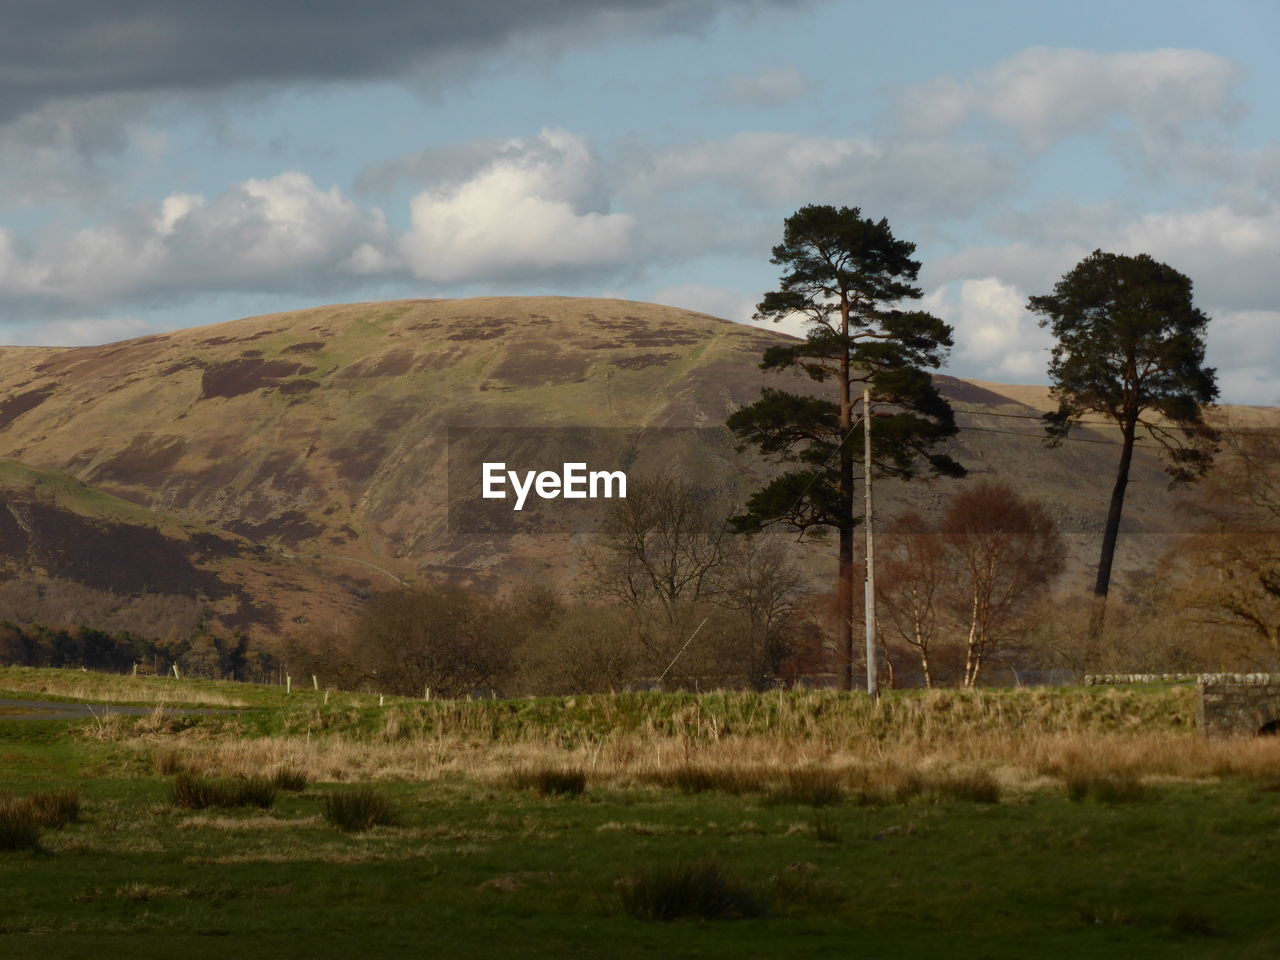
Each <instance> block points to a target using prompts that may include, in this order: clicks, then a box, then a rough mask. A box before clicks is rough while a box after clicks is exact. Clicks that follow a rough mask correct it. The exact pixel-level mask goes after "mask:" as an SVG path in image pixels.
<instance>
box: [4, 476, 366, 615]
mask: <svg viewBox="0 0 1280 960" xmlns="http://www.w3.org/2000/svg"><path fill="white" fill-rule="evenodd" d="M0 503H2V504H3V506H2V507H0V570H2V571H3V572H4V574H5V575H6V578H5V582H4V585H3V588H0V604H3V606H4V607H5V609H6V610H9V609H13V610H14V611H15V613H14V616H15V618H16V619H33V620H39V621H42V622H45V623H48V624H50V625H55V626H74V625H76V624H75V622H73V621H77V620H85V619H86V618H87V617H90V616H92V619H94V620H95V621H96V622H95V623H94V624H93V625H95V626H99V627H103V628H111V629H118V630H133V631H134V632H142V629H141V628H140V627H139V625H138V624H139V623H141V622H148V623H155V622H165V623H171V622H173V621H174V620H175V618H176V620H177V621H180V622H182V623H183V624H184V625H186V627H187V628H188V629H190V628H191V627H193V626H195V625H198V624H199V623H200V622H203V621H207V622H209V623H211V624H212V625H214V626H216V627H219V628H221V629H222V630H223V631H225V632H228V633H230V632H236V631H243V632H246V633H249V634H258V635H273V634H275V633H278V632H279V631H280V630H281V628H282V627H283V626H284V625H285V624H286V623H295V624H298V623H310V622H315V623H318V624H320V625H322V626H328V625H330V624H332V622H333V621H335V620H337V621H339V622H341V621H344V620H345V619H346V618H347V617H348V616H349V615H350V613H351V612H352V610H354V609H355V608H356V606H358V602H359V600H358V596H357V593H358V591H359V590H360V589H361V587H363V586H364V585H363V584H361V583H359V582H356V581H353V582H352V583H351V584H350V585H349V586H350V587H351V588H352V589H335V584H334V583H333V582H332V580H331V579H330V578H328V577H324V576H322V575H320V574H319V573H318V572H317V571H315V570H314V569H311V568H310V567H309V566H308V565H306V564H299V563H292V562H289V561H288V560H285V559H282V558H280V557H279V556H276V555H274V554H272V553H270V552H269V551H266V550H264V549H263V548H262V547H261V546H259V545H257V544H254V543H252V542H251V541H248V540H246V539H244V538H243V537H237V536H234V535H232V534H229V533H226V532H225V531H220V530H217V529H214V528H211V527H205V526H200V525H197V524H192V523H187V522H184V521H182V520H180V519H178V518H176V517H172V516H168V515H165V514H161V513H157V512H155V511H151V510H147V509H146V508H144V507H139V506H137V505H135V504H132V503H129V502H127V501H124V500H120V499H118V498H116V497H112V496H110V495H109V494H105V493H103V492H102V491H100V490H97V489H95V488H93V487H90V486H86V485H85V484H82V483H80V482H79V481H77V480H75V479H74V478H72V477H69V476H67V475H66V474H63V473H58V472H56V471H50V470H36V469H33V468H31V467H28V466H25V465H23V464H20V463H18V462H16V461H13V460H0ZM179 601H181V602H179ZM19 608H21V609H19ZM76 609H83V610H85V611H86V613H85V614H83V615H82V616H78V615H77V614H76V612H75V611H76ZM89 611H91V614H90V612H89ZM140 618H141V619H140ZM162 632H163V631H162Z"/></svg>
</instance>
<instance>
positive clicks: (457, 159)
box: [0, 0, 1280, 403]
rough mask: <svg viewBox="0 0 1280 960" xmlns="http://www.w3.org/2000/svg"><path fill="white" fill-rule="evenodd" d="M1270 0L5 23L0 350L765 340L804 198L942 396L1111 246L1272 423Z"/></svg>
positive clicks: (1275, 262)
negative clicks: (499, 312) (340, 323)
mask: <svg viewBox="0 0 1280 960" xmlns="http://www.w3.org/2000/svg"><path fill="white" fill-rule="evenodd" d="M1278 38H1280V5H1277V4H1275V3H1274V2H1273V0H1234V2H1233V0H1218V2H1214V3H1209V2H1178V0H1124V2H1118V0H1106V2H1094V0H1075V2H1073V3H1070V4H1027V3H1022V2H1017V0H978V2H971V3H964V4H960V3H953V2H901V0H899V2H879V0H866V2H858V0H827V2H822V0H539V2H532V0H473V2H471V3H469V4H456V3H444V2H436V0H366V2H365V3H362V4H354V3H343V2H341V0H308V2H305V3H304V2H301V0H297V2H286V0H277V2H272V3H262V2H261V0H253V2H249V0H184V2H182V3H174V2H172V0H132V2H128V3H124V2H118V0H3V3H0V342H7V343H50V344H79V343H100V342H105V341H109V340H114V339H120V338H123V337H127V336H135V335H139V334H142V333H146V332H151V331H156V330H166V329H173V328H178V327H186V326H193V325H197V324H204V323H214V322H217V321H220V320H228V319H233V318H235V317H238V316H246V315H250V314H256V313H266V312H271V311H276V310H284V309H290V308H294V307H300V306H311V305H316V304H320V303H331V302H337V301H350V300H371V299H382V298H391V297H403V296H469V295H478V294H517V293H521V294H528V293H556V294H570V295H583V296H601V295H604V296H619V297H626V298H631V299H641V300H653V301H658V302H662V303H669V304H674V305H677V306H684V307H691V308H694V309H698V310H704V311H707V312H709V313H714V314H717V315H720V316H724V317H727V318H729V319H733V320H741V321H746V320H748V319H749V318H750V315H751V313H752V309H753V306H754V304H755V303H756V302H757V301H758V300H759V298H760V295H761V294H762V293H763V292H764V291H765V290H767V289H769V288H770V287H772V286H773V285H774V283H775V282H776V279H777V272H776V268H775V267H773V266H772V265H771V264H770V263H769V249H770V247H771V246H772V245H773V244H774V243H776V242H777V241H778V240H779V239H780V236H781V228H782V221H783V219H784V218H785V217H786V216H787V215H789V214H790V213H792V212H793V211H794V210H795V209H796V208H797V207H799V206H802V205H804V204H806V203H831V204H837V205H849V206H858V207H860V208H861V209H862V210H863V213H864V214H865V215H868V216H873V217H875V218H877V219H878V218H880V217H887V218H888V219H889V221H890V223H891V225H892V226H893V228H894V231H895V233H896V234H897V235H898V236H899V237H900V238H904V239H908V240H913V241H915V242H916V243H917V244H918V250H917V253H918V256H919V257H920V259H921V260H923V262H924V268H923V270H922V273H921V281H922V285H923V287H924V290H925V299H926V303H927V305H928V307H929V308H930V309H932V310H933V311H934V312H936V313H938V314H939V315H941V316H943V317H945V318H946V319H947V320H949V321H950V322H951V323H953V324H954V325H955V327H956V340H957V346H956V349H955V351H954V355H953V357H952V362H951V366H950V368H949V372H952V373H956V374H960V375H965V376H975V377H980V378H984V379H989V380H1002V381H1006V382H1027V383H1035V382H1044V379H1045V376H1044V369H1045V363H1046V339H1045V337H1044V334H1043V332H1042V331H1041V330H1039V329H1038V327H1037V326H1036V324H1035V321H1034V318H1033V317H1032V316H1031V315H1030V314H1029V313H1027V312H1026V310H1025V309H1024V305H1025V303H1026V298H1027V296H1028V295H1029V294H1036V293H1046V292H1048V291H1049V290H1050V288H1051V287H1052V285H1053V282H1054V281H1055V280H1056V279H1057V278H1058V277H1059V276H1061V274H1062V273H1064V272H1065V271H1067V270H1069V269H1070V268H1071V267H1072V266H1074V265H1075V263H1077V262H1078V261H1079V260H1080V258H1081V257H1083V256H1084V255H1086V254H1087V253H1088V252H1089V251H1091V250H1093V249H1095V248H1099V247H1100V248H1102V249H1105V250H1110V251H1115V252H1122V253H1138V252H1147V253H1150V254H1152V255H1153V256H1155V257H1156V258H1157V259H1161V260H1164V261H1166V262H1168V263H1169V264H1171V265H1173V266H1174V267H1176V268H1177V269H1179V270H1181V271H1182V272H1184V273H1186V274H1188V275H1189V276H1190V277H1191V278H1192V279H1193V280H1194V281H1195V284H1196V296H1197V302H1198V304H1199V305H1200V306H1201V307H1202V308H1203V309H1204V310H1205V311H1206V312H1208V313H1209V314H1210V316H1212V317H1213V322H1212V324H1211V332H1210V355H1211V359H1212V361H1213V362H1214V363H1216V364H1217V365H1218V367H1219V370H1220V381H1221V385H1222V388H1223V398H1224V399H1225V400H1229V401H1233V402H1239V403H1280V99H1278V98H1277V96H1276V91H1280V57H1277V56H1276V53H1277V39H1278Z"/></svg>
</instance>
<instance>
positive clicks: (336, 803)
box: [323, 787, 400, 833]
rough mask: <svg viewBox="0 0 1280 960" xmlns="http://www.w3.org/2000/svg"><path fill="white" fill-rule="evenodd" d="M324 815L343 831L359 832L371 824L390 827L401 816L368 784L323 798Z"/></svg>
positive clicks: (368, 828) (397, 821) (369, 827)
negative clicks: (367, 785)
mask: <svg viewBox="0 0 1280 960" xmlns="http://www.w3.org/2000/svg"><path fill="white" fill-rule="evenodd" d="M323 813H324V818H325V820H327V821H328V822H329V823H331V824H333V825H334V826H335V827H337V828H338V829H339V830H342V831H343V832H345V833H359V832H361V831H364V830H372V829H373V828H374V827H393V826H395V825H396V824H397V823H399V821H400V818H399V816H398V815H397V813H396V808H395V806H394V805H393V804H392V803H391V801H390V800H388V799H387V798H386V797H384V796H383V795H382V794H380V793H378V792H377V791H376V790H373V789H371V788H369V787H357V788H355V789H354V790H343V791H338V792H334V793H331V794H329V795H328V796H326V797H325V798H324V808H323Z"/></svg>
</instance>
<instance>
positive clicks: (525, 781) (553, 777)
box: [511, 767, 587, 797]
mask: <svg viewBox="0 0 1280 960" xmlns="http://www.w3.org/2000/svg"><path fill="white" fill-rule="evenodd" d="M511 780H512V785H513V786H515V787H516V788H517V789H520V790H536V791H537V792H538V793H540V794H542V795H543V796H544V797H548V796H554V795H560V796H581V795H582V794H584V793H586V792H587V772H586V771H585V770H581V769H570V768H566V767H538V768H536V769H533V770H522V771H520V772H518V773H516V774H514V775H513V776H512V778H511Z"/></svg>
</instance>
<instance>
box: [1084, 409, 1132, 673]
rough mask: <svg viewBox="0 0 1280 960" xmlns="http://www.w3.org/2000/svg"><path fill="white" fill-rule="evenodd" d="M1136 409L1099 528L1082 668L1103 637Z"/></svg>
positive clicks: (1129, 419)
mask: <svg viewBox="0 0 1280 960" xmlns="http://www.w3.org/2000/svg"><path fill="white" fill-rule="evenodd" d="M1137 423H1138V411H1137V410H1129V411H1126V413H1125V419H1124V423H1122V424H1121V430H1122V433H1123V445H1122V446H1121V449H1120V465H1119V466H1118V467H1117V469H1116V482H1115V485H1114V486H1113V487H1112V488H1111V505H1110V506H1109V507H1108V508H1107V524H1106V526H1105V527H1104V528H1103V531H1102V553H1101V555H1100V556H1099V557H1098V578H1097V580H1095V581H1094V584H1093V610H1092V611H1091V612H1090V616H1089V638H1088V642H1087V643H1086V644H1085V669H1086V670H1087V669H1088V668H1089V667H1091V666H1093V664H1094V661H1095V660H1096V658H1097V654H1098V647H1099V645H1100V643H1101V640H1102V627H1103V622H1104V620H1105V619H1106V613H1107V592H1108V591H1109V590H1110V589H1111V563H1112V561H1113V560H1114V559H1115V554H1116V541H1117V539H1118V537H1119V536H1120V514H1121V512H1122V511H1123V510H1124V493H1125V489H1126V488H1127V487H1128V486H1129V467H1130V465H1131V464H1132V463H1133V446H1134V436H1135V433H1136V431H1137Z"/></svg>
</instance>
